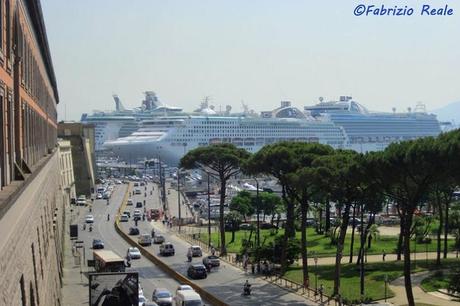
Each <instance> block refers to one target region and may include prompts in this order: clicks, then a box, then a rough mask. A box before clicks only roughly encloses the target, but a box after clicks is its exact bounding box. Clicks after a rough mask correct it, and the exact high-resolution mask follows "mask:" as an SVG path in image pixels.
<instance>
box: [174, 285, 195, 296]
mask: <svg viewBox="0 0 460 306" xmlns="http://www.w3.org/2000/svg"><path fill="white" fill-rule="evenodd" d="M182 290H193V288H192V286H190V285H179V286H178V287H177V289H176V294H177V292H178V291H182Z"/></svg>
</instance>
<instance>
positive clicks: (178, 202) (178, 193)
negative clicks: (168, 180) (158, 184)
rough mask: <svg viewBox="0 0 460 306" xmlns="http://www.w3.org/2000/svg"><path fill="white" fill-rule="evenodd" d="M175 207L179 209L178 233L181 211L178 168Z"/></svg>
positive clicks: (178, 171) (178, 170)
mask: <svg viewBox="0 0 460 306" xmlns="http://www.w3.org/2000/svg"><path fill="white" fill-rule="evenodd" d="M177 208H178V210H179V233H180V227H181V223H182V220H181V211H180V169H179V168H178V169H177Z"/></svg>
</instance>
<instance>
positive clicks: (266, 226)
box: [260, 222, 277, 229]
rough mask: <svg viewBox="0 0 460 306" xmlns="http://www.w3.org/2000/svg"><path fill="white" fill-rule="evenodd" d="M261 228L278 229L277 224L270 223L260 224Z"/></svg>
mask: <svg viewBox="0 0 460 306" xmlns="http://www.w3.org/2000/svg"><path fill="white" fill-rule="evenodd" d="M260 228H261V229H271V228H274V229H276V228H277V226H276V225H275V224H271V223H268V222H264V223H260Z"/></svg>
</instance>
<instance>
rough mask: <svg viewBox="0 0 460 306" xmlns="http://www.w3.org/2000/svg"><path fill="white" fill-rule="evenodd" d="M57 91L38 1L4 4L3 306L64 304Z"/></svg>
mask: <svg viewBox="0 0 460 306" xmlns="http://www.w3.org/2000/svg"><path fill="white" fill-rule="evenodd" d="M58 101H59V98H58V92H57V85H56V79H55V75H54V70H53V65H52V61H51V55H50V50H49V47H48V41H47V36H46V29H45V26H44V20H43V16H42V11H41V5H40V1H39V0H0V233H1V234H0V271H1V277H0V305H23V306H25V305H30V306H35V305H47V306H48V305H50V306H52V305H60V304H61V289H60V287H61V282H62V262H63V261H62V245H63V233H64V231H63V226H64V204H65V202H64V201H68V195H66V193H65V192H64V191H63V189H62V187H61V183H62V179H61V175H60V174H61V170H60V168H59V153H58V152H57V149H56V143H57V137H56V135H57V112H56V104H57V103H58Z"/></svg>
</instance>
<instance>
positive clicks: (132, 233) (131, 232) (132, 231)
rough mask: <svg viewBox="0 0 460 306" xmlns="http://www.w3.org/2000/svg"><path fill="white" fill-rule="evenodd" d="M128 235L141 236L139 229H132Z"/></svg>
mask: <svg viewBox="0 0 460 306" xmlns="http://www.w3.org/2000/svg"><path fill="white" fill-rule="evenodd" d="M128 235H139V229H138V228H137V227H130V228H129V232H128Z"/></svg>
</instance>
